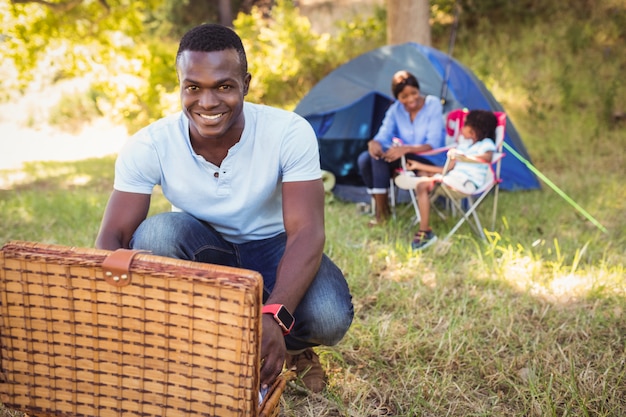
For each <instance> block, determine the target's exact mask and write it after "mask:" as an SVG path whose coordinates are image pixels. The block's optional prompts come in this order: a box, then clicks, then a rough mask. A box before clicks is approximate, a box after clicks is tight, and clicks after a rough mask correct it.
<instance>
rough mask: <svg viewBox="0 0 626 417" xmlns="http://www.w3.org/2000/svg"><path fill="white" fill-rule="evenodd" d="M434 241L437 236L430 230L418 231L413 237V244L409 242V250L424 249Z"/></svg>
mask: <svg viewBox="0 0 626 417" xmlns="http://www.w3.org/2000/svg"><path fill="white" fill-rule="evenodd" d="M436 241H437V235H436V234H434V233H433V231H432V230H428V231H424V230H420V231H419V232H417V233H416V234H415V237H413V242H411V248H413V250H422V249H426V248H427V247H429V246H430V245H432V244H433V243H435V242H436Z"/></svg>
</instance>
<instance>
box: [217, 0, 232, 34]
mask: <svg viewBox="0 0 626 417" xmlns="http://www.w3.org/2000/svg"><path fill="white" fill-rule="evenodd" d="M217 7H218V13H219V16H220V24H222V25H224V26H228V27H231V28H232V27H233V9H232V7H231V5H230V0H219V3H218V5H217Z"/></svg>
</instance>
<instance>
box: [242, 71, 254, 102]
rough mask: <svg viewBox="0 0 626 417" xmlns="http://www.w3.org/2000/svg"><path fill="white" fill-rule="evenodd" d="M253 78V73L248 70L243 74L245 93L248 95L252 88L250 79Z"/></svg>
mask: <svg viewBox="0 0 626 417" xmlns="http://www.w3.org/2000/svg"><path fill="white" fill-rule="evenodd" d="M251 79H252V74H250V73H249V72H246V75H244V76H243V95H244V96H247V95H248V89H249V88H250V80H251Z"/></svg>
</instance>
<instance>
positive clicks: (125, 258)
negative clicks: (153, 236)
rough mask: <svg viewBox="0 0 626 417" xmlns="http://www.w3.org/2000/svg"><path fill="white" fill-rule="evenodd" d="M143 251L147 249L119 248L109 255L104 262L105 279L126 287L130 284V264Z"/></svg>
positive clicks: (110, 282) (117, 285)
mask: <svg viewBox="0 0 626 417" xmlns="http://www.w3.org/2000/svg"><path fill="white" fill-rule="evenodd" d="M141 252H146V251H141V250H132V249H117V250H115V251H114V252H112V253H111V254H110V255H109V256H107V257H106V258H105V259H104V261H103V262H102V271H103V272H104V279H105V281H106V282H108V283H109V284H111V285H113V286H115V287H124V286H126V285H128V284H130V278H131V274H130V264H131V263H132V262H133V258H134V257H135V255H137V254H138V253H141Z"/></svg>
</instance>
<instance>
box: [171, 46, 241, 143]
mask: <svg viewBox="0 0 626 417" xmlns="http://www.w3.org/2000/svg"><path fill="white" fill-rule="evenodd" d="M177 71H178V80H179V85H180V100H181V104H182V107H183V112H184V114H185V116H187V118H188V119H189V131H190V135H191V137H192V139H193V140H196V141H202V140H203V139H224V140H230V141H237V140H239V137H240V135H241V132H242V130H243V126H244V117H243V101H244V97H245V96H246V94H248V87H249V85H250V78H251V77H250V74H245V75H244V74H242V71H241V62H240V60H239V55H238V54H237V51H235V50H234V49H227V50H224V51H215V52H196V51H184V52H183V53H182V55H181V56H180V57H179V59H178V63H177Z"/></svg>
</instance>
